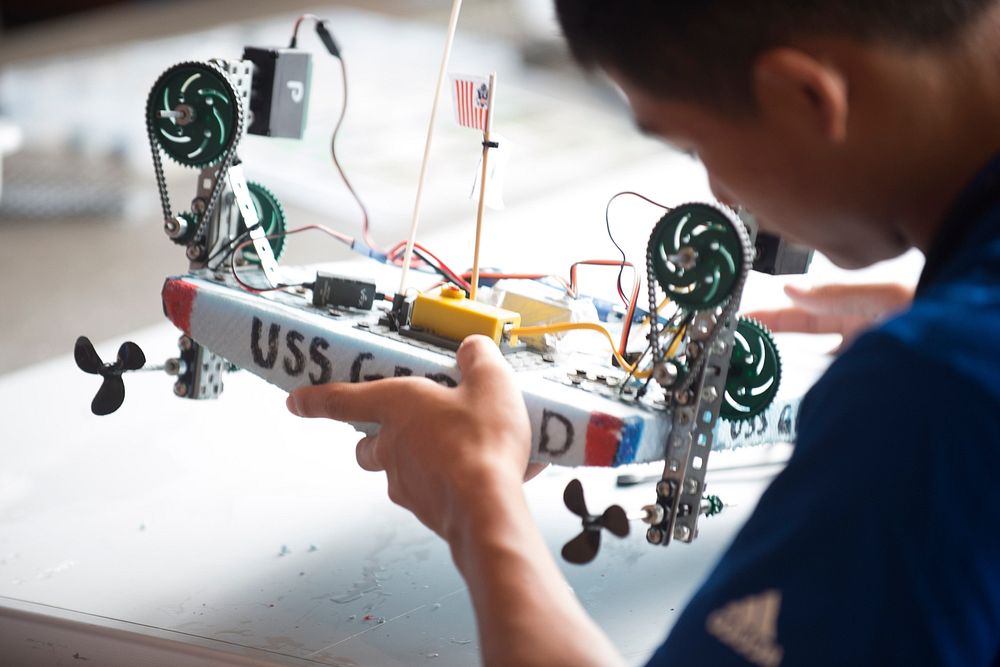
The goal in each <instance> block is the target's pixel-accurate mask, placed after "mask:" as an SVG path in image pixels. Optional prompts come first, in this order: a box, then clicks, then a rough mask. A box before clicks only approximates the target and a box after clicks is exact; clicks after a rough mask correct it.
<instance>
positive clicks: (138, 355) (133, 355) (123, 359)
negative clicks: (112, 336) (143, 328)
mask: <svg viewBox="0 0 1000 667" xmlns="http://www.w3.org/2000/svg"><path fill="white" fill-rule="evenodd" d="M145 365H146V355H145V354H143V353H142V349H141V348H140V347H139V346H138V345H136V344H135V343H133V342H132V341H125V342H124V343H122V346H121V347H119V348H118V367H119V368H120V369H121V370H123V371H137V370H139V369H140V368H142V367H143V366H145Z"/></svg>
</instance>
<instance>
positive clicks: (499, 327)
mask: <svg viewBox="0 0 1000 667" xmlns="http://www.w3.org/2000/svg"><path fill="white" fill-rule="evenodd" d="M410 325H411V326H412V327H413V328H415V329H423V330H424V331H427V332H429V333H432V334H434V335H435V336H440V337H441V338H447V339H449V340H453V341H456V342H460V341H462V340H465V338H466V337H467V336H471V335H473V334H482V335H483V336H487V337H489V338H492V339H493V342H494V343H496V344H497V345H499V344H500V342H501V341H502V340H503V337H504V329H505V328H513V327H519V326H521V316H520V315H519V314H517V313H515V312H513V311H510V310H504V309H503V308H498V307H496V306H490V305H488V304H485V303H479V302H478V301H470V300H469V299H467V298H465V293H464V292H463V291H462V290H460V289H458V288H456V287H444V288H442V289H441V292H440V293H438V294H418V295H417V300H416V301H414V302H413V314H412V315H411V316H410ZM509 342H510V344H511V345H516V344H517V336H511V337H510V341H509Z"/></svg>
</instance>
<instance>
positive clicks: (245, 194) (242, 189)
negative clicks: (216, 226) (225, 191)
mask: <svg viewBox="0 0 1000 667" xmlns="http://www.w3.org/2000/svg"><path fill="white" fill-rule="evenodd" d="M228 177H229V188H230V190H232V192H233V197H234V198H235V199H236V205H237V206H238V207H239V210H240V213H241V214H242V215H243V224H245V225H246V228H247V231H248V232H249V234H250V240H251V241H253V247H254V250H256V251H257V257H258V258H260V268H261V270H263V272H264V277H265V278H266V279H267V283H268V285H269V286H270V287H277V286H278V283H279V282H280V281H279V278H278V260H277V259H275V257H274V250H273V249H272V248H271V242H270V241H268V239H267V232H266V231H264V227H263V226H261V224H260V218H259V217H258V216H257V207H256V206H254V204H253V197H251V196H250V189H249V188H248V187H247V179H246V175H245V174H244V173H243V165H240V164H235V165H233V166H232V167H230V168H229V174H228Z"/></svg>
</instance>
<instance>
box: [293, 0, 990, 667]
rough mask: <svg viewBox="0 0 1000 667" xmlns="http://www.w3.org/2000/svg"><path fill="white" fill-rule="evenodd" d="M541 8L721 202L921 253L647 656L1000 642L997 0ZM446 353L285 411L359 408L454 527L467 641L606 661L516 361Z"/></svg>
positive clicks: (870, 658) (483, 346) (395, 466)
mask: <svg viewBox="0 0 1000 667" xmlns="http://www.w3.org/2000/svg"><path fill="white" fill-rule="evenodd" d="M556 5H557V8H558V12H559V18H560V21H561V22H562V25H563V29H564V31H565V33H566V36H567V39H568V41H569V43H570V46H571V49H572V50H573V53H574V54H575V56H576V57H577V59H578V60H580V61H581V62H582V63H583V64H584V65H585V66H587V67H594V68H599V69H601V70H603V71H604V72H605V73H607V74H608V75H609V76H610V77H611V78H612V79H613V80H614V81H615V82H616V83H617V84H618V85H619V86H620V87H621V89H622V91H623V92H624V94H625V95H626V96H627V98H628V100H629V103H630V105H631V107H632V110H633V113H634V115H635V117H636V120H637V122H638V124H639V125H640V127H642V128H643V129H644V130H645V131H648V132H650V133H652V134H655V135H658V136H660V137H663V138H664V139H665V140H666V141H668V142H670V143H672V144H674V145H675V146H676V147H678V148H680V149H682V150H690V151H694V152H697V153H698V155H699V156H700V157H701V159H702V161H703V162H704V163H705V166H706V167H707V169H708V171H709V174H710V178H711V182H712V185H713V189H714V191H715V193H716V195H717V196H718V197H719V198H720V199H722V200H723V201H726V202H729V203H732V204H737V203H738V204H742V205H744V206H746V207H747V208H749V209H750V210H752V211H753V212H754V213H755V214H756V215H757V217H758V219H759V220H760V221H761V224H762V225H763V226H764V227H765V228H767V229H769V230H770V231H774V232H777V233H780V234H782V235H783V236H784V237H785V238H787V239H789V240H791V241H796V242H799V243H803V244H805V245H809V246H811V247H814V248H816V249H818V250H820V251H821V252H823V253H825V254H826V255H827V256H828V257H830V258H831V259H832V260H833V261H835V262H836V263H838V264H839V265H841V266H844V267H861V266H866V265H868V264H871V263H873V262H875V261H878V260H881V259H885V258H889V257H893V256H895V255H898V254H900V253H902V252H904V251H905V250H907V249H908V248H910V247H914V246H915V247H918V248H920V249H921V250H923V251H924V252H925V253H926V254H927V265H926V269H925V271H924V274H923V276H922V278H921V283H920V286H919V287H918V290H917V294H916V296H915V299H914V302H913V305H912V306H911V308H910V309H909V310H908V311H906V312H905V313H903V314H901V315H899V316H896V317H894V318H892V319H890V320H888V321H886V322H885V323H883V324H880V325H878V326H877V327H875V328H873V329H871V330H869V331H868V332H866V333H864V334H862V335H861V336H860V337H859V338H858V339H857V340H856V341H855V342H854V343H853V344H851V345H850V347H849V349H848V350H847V351H845V352H844V353H843V354H842V355H841V357H840V358H839V359H838V360H837V361H836V362H835V363H834V364H833V365H832V366H831V368H830V369H829V371H828V372H827V373H826V375H825V376H824V377H823V378H822V379H821V380H820V381H819V383H817V385H816V386H815V387H814V388H813V389H812V390H811V391H810V392H809V394H808V396H807V397H806V399H805V401H804V403H803V405H802V411H801V414H800V420H799V425H800V435H799V441H798V443H797V446H796V449H795V453H794V455H793V457H792V459H791V461H790V462H789V464H788V466H787V468H786V470H785V471H784V472H783V473H782V474H781V475H780V476H779V477H778V478H777V479H776V480H775V481H774V483H773V484H772V485H771V487H770V488H769V489H768V490H767V492H766V493H765V494H764V496H763V497H762V498H761V501H760V504H759V505H758V507H757V509H756V511H755V512H754V514H753V516H752V517H751V518H750V519H749V521H748V522H747V524H746V526H745V527H744V528H743V529H742V531H741V532H740V533H739V535H738V536H737V538H736V540H735V541H734V543H733V544H732V546H731V547H730V548H729V550H728V552H727V553H726V554H725V555H724V556H723V558H722V560H721V562H720V563H719V564H718V566H717V568H716V569H715V571H714V572H713V573H712V574H711V576H710V577H709V579H708V580H707V581H706V582H705V584H704V585H703V587H702V588H701V590H700V591H699V593H698V594H697V595H696V596H695V598H694V599H693V600H692V601H691V603H690V605H689V606H688V608H687V609H686V610H685V612H684V614H683V615H682V617H681V619H680V620H679V621H678V623H677V624H676V626H675V627H674V630H673V632H672V634H671V635H670V637H669V638H668V639H667V641H666V643H665V644H664V645H663V646H662V647H661V648H660V650H659V651H658V652H657V654H656V655H655V656H654V658H653V660H652V663H651V664H654V665H671V666H676V665H719V666H725V665H741V666H746V665H756V666H758V667H777V666H778V665H785V666H789V665H827V664H829V665H855V664H906V665H918V664H947V665H963V666H970V665H984V666H986V665H997V664H1000V662H998V657H1000V530H998V529H997V526H998V522H1000V491H998V490H996V487H995V485H994V479H993V473H994V471H996V470H998V469H1000V344H998V342H997V341H998V340H1000V159H997V158H996V157H995V156H997V155H998V154H1000V122H998V120H1000V119H998V110H1000V39H998V37H1000V2H998V1H997V0H811V1H809V2H797V3H791V2H782V1H780V0H757V1H754V0H713V1H712V2H691V1H688V2H679V1H677V0H631V1H630V2H626V3H617V2H610V1H608V0H557V2H556ZM458 363H459V366H460V367H461V371H462V377H463V382H462V384H461V386H459V387H458V388H456V389H446V388H443V387H440V386H438V385H436V384H433V383H432V382H430V381H421V380H417V379H411V378H404V379H394V380H386V381H382V382H376V383H369V384H364V385H353V386H340V385H328V386H323V387H313V388H309V389H303V390H300V391H297V392H295V393H294V394H293V395H292V396H291V397H290V398H289V408H290V409H291V410H292V411H293V412H295V413H296V414H300V415H303V416H324V417H330V418H333V419H345V420H355V421H371V422H378V423H379V424H381V430H380V431H379V433H378V435H376V436H374V437H366V438H364V439H363V440H362V441H361V442H360V443H358V449H357V456H358V462H359V463H360V464H361V466H362V467H363V468H365V469H367V470H385V472H386V474H387V476H388V482H389V495H390V497H391V498H392V499H393V500H394V501H395V502H397V503H399V504H401V505H403V506H404V507H407V508H409V509H410V510H412V511H413V512H414V514H416V516H417V517H418V518H420V520H421V521H423V522H424V523H425V524H427V525H428V526H430V527H431V528H432V529H434V530H435V531H437V533H438V534H439V535H441V536H442V537H443V538H444V539H446V540H447V541H448V543H449V545H450V546H451V549H452V554H453V557H454V559H455V562H456V564H457V565H458V567H459V569H460V570H461V572H462V574H463V576H464V577H465V579H466V581H467V582H468V584H469V589H470V592H471V594H472V598H473V602H474V605H475V609H476V613H477V616H478V622H479V632H480V638H481V642H482V649H483V656H484V659H485V661H486V662H487V663H490V664H503V665H535V664H537V665H563V664H565V665H614V664H619V663H620V659H619V658H618V656H616V655H615V652H614V650H613V648H612V647H611V645H610V643H609V642H608V641H607V639H606V638H605V637H604V636H603V635H602V634H601V632H600V631H599V629H597V628H596V627H595V626H594V625H593V623H592V621H591V620H590V619H589V618H588V617H587V616H586V614H585V613H584V612H583V610H582V609H581V607H580V606H579V604H578V603H577V601H576V600H575V599H574V598H573V596H572V594H571V593H570V592H569V590H568V589H567V587H566V586H565V583H564V581H563V580H562V578H561V576H560V575H559V571H558V569H557V568H556V566H555V564H554V563H553V561H552V559H551V557H550V555H549V553H548V551H547V549H546V547H545V545H544V543H543V542H542V539H541V536H540V535H539V533H538V530H537V528H535V526H534V525H533V523H532V520H531V516H530V515H529V513H528V511H527V509H526V507H525V503H524V498H523V495H522V493H521V491H520V484H521V480H522V478H523V477H524V476H525V470H526V465H527V452H528V441H529V433H528V424H527V419H526V417H525V411H524V406H523V404H522V402H521V400H520V397H519V395H518V394H517V392H516V390H515V388H514V384H513V381H512V379H511V373H510V371H509V370H508V369H507V367H506V366H505V364H504V363H503V361H502V359H501V357H500V355H499V353H498V352H497V351H496V349H495V347H493V346H492V345H491V344H490V343H489V342H488V341H485V340H484V339H479V338H470V339H469V340H467V341H466V342H465V344H464V345H463V346H462V348H461V349H460V350H459V355H458ZM487 405H488V406H489V409H477V406H482V407H483V408H485V407H486V406H487ZM414 434H417V435H414Z"/></svg>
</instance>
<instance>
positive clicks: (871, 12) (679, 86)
mask: <svg viewBox="0 0 1000 667" xmlns="http://www.w3.org/2000/svg"><path fill="white" fill-rule="evenodd" d="M996 1H997V0H556V12H557V14H558V17H559V22H560V23H561V24H562V28H563V32H564V33H565V35H566V39H567V41H568V42H569V46H570V50H571V51H572V53H573V55H574V57H575V58H576V59H577V60H578V61H579V62H580V63H581V64H582V65H583V66H585V67H587V68H591V69H592V68H596V67H599V66H600V67H605V68H607V67H611V68H613V69H615V70H617V71H619V72H620V73H621V74H622V75H624V76H625V77H627V78H628V79H629V80H630V81H631V82H632V83H634V84H636V85H638V86H640V87H642V88H644V89H645V90H646V91H647V92H650V93H653V94H658V95H663V96H671V97H678V98H682V99H694V100H698V101H702V102H708V103H710V104H712V105H713V106H716V107H722V108H721V109H720V110H725V107H727V106H728V107H732V108H733V109H734V110H736V109H740V108H742V109H744V110H745V109H746V108H752V107H753V93H752V90H751V88H750V68H751V66H752V63H753V61H754V59H755V57H756V56H757V55H759V54H760V53H761V52H763V51H764V50H766V49H767V48H769V47H772V46H778V45H780V44H782V43H783V42H787V40H790V39H794V38H795V37H796V36H803V35H843V36H847V37H850V38H852V39H856V40H858V41H862V42H868V43H872V42H886V43H893V44H896V45H899V46H904V47H913V48H921V47H930V46H940V45H947V44H949V43H951V42H953V41H954V40H955V39H957V38H959V37H960V36H961V35H962V33H963V29H964V28H965V27H966V26H967V25H969V24H970V23H972V22H973V20H974V19H976V18H977V17H978V16H979V15H980V14H982V13H983V12H984V11H985V10H986V9H987V8H988V7H990V6H991V5H994V4H995V3H996Z"/></svg>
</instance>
